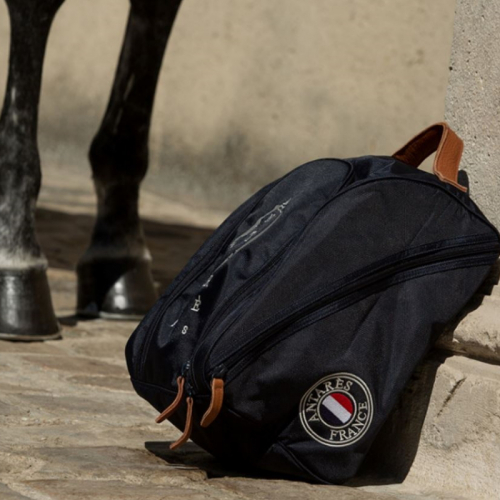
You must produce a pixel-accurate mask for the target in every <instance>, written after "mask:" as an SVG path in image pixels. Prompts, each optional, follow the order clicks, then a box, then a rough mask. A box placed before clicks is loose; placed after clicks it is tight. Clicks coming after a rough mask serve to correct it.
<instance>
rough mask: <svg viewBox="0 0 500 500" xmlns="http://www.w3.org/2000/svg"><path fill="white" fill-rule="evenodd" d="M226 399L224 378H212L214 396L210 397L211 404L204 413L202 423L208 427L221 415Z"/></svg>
mask: <svg viewBox="0 0 500 500" xmlns="http://www.w3.org/2000/svg"><path fill="white" fill-rule="evenodd" d="M223 401H224V380H222V379H221V378H213V379H212V397H211V399H210V406H209V407H208V409H207V411H206V412H205V414H204V415H203V417H202V419H201V423H200V425H201V426H202V427H208V426H209V425H210V424H211V423H212V422H213V421H214V420H215V419H216V418H217V416H218V415H219V412H220V410H221V408H222V402H223Z"/></svg>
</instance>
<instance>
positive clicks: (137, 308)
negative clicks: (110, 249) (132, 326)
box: [77, 257, 158, 319]
mask: <svg viewBox="0 0 500 500" xmlns="http://www.w3.org/2000/svg"><path fill="white" fill-rule="evenodd" d="M77 276H78V301H77V313H78V314H79V315H80V316H84V317H89V318H106V319H141V318H142V317H143V316H144V315H145V314H146V313H147V312H148V311H149V309H151V307H152V306H153V305H154V303H155V302H156V299H157V298H158V296H157V293H156V289H155V286H154V283H153V277H152V275H151V266H150V263H149V261H147V260H144V259H137V258H131V257H124V258H112V259H111V258H110V259H99V260H93V261H89V262H82V263H80V264H78V267H77Z"/></svg>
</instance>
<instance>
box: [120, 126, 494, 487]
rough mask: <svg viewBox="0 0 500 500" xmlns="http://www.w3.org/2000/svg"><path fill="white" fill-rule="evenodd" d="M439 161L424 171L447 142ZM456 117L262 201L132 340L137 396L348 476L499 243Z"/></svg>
mask: <svg viewBox="0 0 500 500" xmlns="http://www.w3.org/2000/svg"><path fill="white" fill-rule="evenodd" d="M436 150H437V153H436V157H435V161H434V174H435V175H432V174H430V173H427V172H424V171H420V170H417V168H416V167H418V165H419V164H420V163H421V162H422V161H423V160H424V159H425V158H426V157H427V156H429V155H430V154H431V153H432V152H434V151H436ZM461 153H462V141H461V140H460V139H459V138H458V137H457V136H456V135H455V134H454V132H453V131H452V130H451V129H450V128H449V127H448V126H447V125H446V124H445V123H439V124H436V125H433V126H432V127H429V128H428V129H426V130H424V131H423V132H422V133H421V134H419V135H418V136H416V137H415V138H414V139H412V140H411V141H410V142H409V143H408V144H407V145H406V146H404V147H403V148H402V149H400V150H399V151H398V152H397V153H396V154H394V155H393V156H392V157H391V156H364V157H361V158H354V159H348V160H337V159H322V160H316V161H312V162H310V163H306V164H305V165H302V166H301V167H299V168H296V169H295V170H293V171H291V172H290V173H289V174H287V175H285V176H284V177H282V178H281V179H279V180H277V181H275V182H273V183H272V184H270V185H268V186H266V187H264V188H263V189H261V190H260V191H259V192H258V193H257V194H255V195H254V196H252V197H251V198H250V199H249V200H248V201H246V202H245V203H244V204H243V205H242V206H240V207H239V208H238V209H237V210H236V211H235V212H233V213H232V214H231V215H230V216H229V218H228V219H227V220H226V221H225V222H224V223H223V224H222V225H221V226H220V227H219V229H217V230H216V231H215V232H214V234H213V235H212V236H211V237H210V238H209V240H208V241H207V242H206V243H205V244H204V245H203V246H202V247H201V248H200V250H199V251H198V252H197V253H196V254H195V255H194V256H193V257H192V259H191V260H190V261H189V263H188V264H187V266H186V267H185V268H184V269H183V270H182V272H181V273H180V274H179V276H178V277H177V278H176V279H175V280H174V282H173V283H172V284H171V285H170V287H169V288H168V289H167V291H166V292H165V293H164V295H163V296H162V297H161V298H160V299H159V301H158V302H157V304H156V305H155V306H154V307H153V308H152V310H151V311H150V312H149V313H148V314H147V316H146V317H145V318H144V319H143V321H142V322H141V323H140V325H139V326H138V327H137V329H136V330H135V332H134V333H133V335H132V337H131V339H130V340H129V342H128V345H127V349H126V355H127V362H128V367H129V371H130V374H131V378H132V382H133V384H134V387H135V389H136V390H137V392H138V394H139V395H140V396H142V397H143V398H144V399H146V400H147V401H149V402H150V403H151V404H152V405H153V406H154V407H155V408H156V409H157V410H158V411H159V412H162V413H161V414H160V415H159V417H158V419H157V422H161V421H163V420H164V419H166V418H168V419H169V420H170V421H171V422H172V423H173V424H174V425H175V426H176V427H178V428H179V429H183V434H182V436H181V437H180V438H179V440H178V441H177V442H175V443H173V444H172V445H171V448H176V447H178V446H180V445H181V444H182V443H184V442H185V441H186V440H187V439H188V438H189V437H191V439H192V440H193V441H194V442H195V443H197V444H198V445H200V446H201V447H203V448H204V449H205V450H208V451H209V452H210V453H212V454H213V455H215V456H216V457H219V458H221V459H225V460H230V461H231V463H235V462H240V463H243V464H246V465H251V466H256V467H258V468H262V469H266V470H270V471H273V472H277V473H280V474H290V475H293V476H296V477H301V478H304V479H307V480H310V481H319V482H324V483H340V482H343V481H345V480H346V479H348V478H350V477H352V476H353V475H355V474H356V471H357V470H358V468H359V466H360V465H361V463H362V461H363V458H364V457H365V456H366V454H367V452H368V450H369V448H370V445H371V443H372V442H373V440H374V438H375V436H376V434H377V431H378V430H379V429H380V427H381V425H382V423H383V422H384V420H385V419H386V418H387V416H388V415H389V413H390V412H391V409H392V408H393V407H394V405H395V403H396V402H397V399H398V395H399V394H400V392H401V391H402V389H403V387H404V386H405V384H406V383H407V381H408V380H409V378H410V376H411V374H412V372H413V370H414V368H415V367H416V365H417V363H419V361H420V360H421V359H422V357H423V356H424V354H425V353H426V351H427V350H428V349H429V347H430V346H431V344H432V342H433V340H434V339H435V336H436V334H438V333H439V332H440V331H441V330H442V328H443V327H444V326H445V325H446V324H447V323H449V322H450V320H452V319H453V318H454V316H456V315H457V314H458V313H459V312H460V310H461V309H462V308H463V307H464V305H465V304H466V302H467V301H468V300H469V299H470V298H471V297H472V295H473V294H474V292H475V291H476V290H477V288H478V287H479V285H480V284H481V282H482V281H483V280H484V279H485V277H486V276H487V274H488V272H489V270H490V267H491V266H492V264H493V263H494V262H495V260H496V259H497V257H498V255H499V253H500V241H499V235H498V233H497V231H496V230H495V228H494V227H493V226H492V225H491V224H490V223H489V222H488V220H486V218H485V217H484V215H483V214H482V213H481V212H480V210H479V209H478V208H477V206H476V205H475V204H474V203H473V202H472V201H471V200H470V198H469V196H468V195H467V193H466V189H465V188H464V187H462V186H461V185H460V184H459V183H458V181H457V174H458V165H459V162H460V157H461Z"/></svg>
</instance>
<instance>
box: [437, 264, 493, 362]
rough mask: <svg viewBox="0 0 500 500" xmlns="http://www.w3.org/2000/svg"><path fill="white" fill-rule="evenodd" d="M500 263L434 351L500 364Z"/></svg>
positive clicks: (449, 327) (450, 326)
mask: <svg viewBox="0 0 500 500" xmlns="http://www.w3.org/2000/svg"><path fill="white" fill-rule="evenodd" d="M499 275H500V261H499V262H497V264H496V265H495V266H494V267H493V270H492V272H491V273H490V275H489V277H488V278H487V279H486V281H485V282H484V283H483V285H482V286H481V288H480V290H479V293H478V294H477V295H475V296H474V297H473V299H472V300H471V301H470V302H469V304H467V306H466V307H465V309H464V311H463V312H462V313H461V315H460V316H459V317H458V318H457V319H456V320H455V321H454V322H453V323H452V324H450V325H449V326H448V328H447V329H446V330H445V332H444V333H443V335H441V336H440V338H439V339H438V341H437V347H438V348H440V349H445V350H447V351H451V352H453V353H457V354H463V355H465V356H468V357H471V358H477V359H479V360H484V361H487V362H491V363H500V285H498V281H499Z"/></svg>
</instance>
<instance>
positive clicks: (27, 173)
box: [0, 0, 64, 340]
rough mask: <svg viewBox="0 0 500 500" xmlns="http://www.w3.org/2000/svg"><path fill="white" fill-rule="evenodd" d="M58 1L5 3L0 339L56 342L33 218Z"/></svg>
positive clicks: (0, 162) (0, 166)
mask: <svg viewBox="0 0 500 500" xmlns="http://www.w3.org/2000/svg"><path fill="white" fill-rule="evenodd" d="M63 1H64V0H6V3H7V6H8V9H9V16H10V21H11V45H10V59H9V76H8V81H7V89H6V93H5V101H4V105H3V110H2V115H1V117H0V338H7V339H15V340H16V339H17V340H43V339H50V338H56V337H58V336H59V333H58V332H59V325H58V323H57V320H56V318H55V315H54V311H53V308H52V302H51V298H50V291H49V286H48V282H47V276H46V267H47V263H46V260H45V258H44V256H43V254H42V251H41V249H40V246H39V244H38V242H37V240H36V237H35V230H34V213H35V204H36V199H37V197H38V192H39V189H40V182H41V172H40V159H39V156H38V146H37V125H38V102H39V98H40V82H41V76H42V67H43V58H44V53H45V46H46V42H47V38H48V35H49V31H50V26H51V24H52V20H53V19H54V16H55V14H56V12H57V10H58V8H59V7H60V6H61V4H62V3H63Z"/></svg>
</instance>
